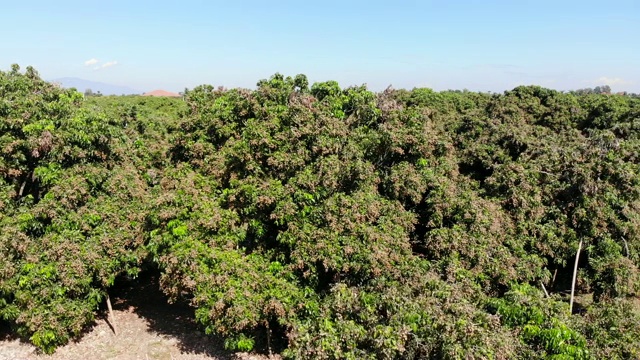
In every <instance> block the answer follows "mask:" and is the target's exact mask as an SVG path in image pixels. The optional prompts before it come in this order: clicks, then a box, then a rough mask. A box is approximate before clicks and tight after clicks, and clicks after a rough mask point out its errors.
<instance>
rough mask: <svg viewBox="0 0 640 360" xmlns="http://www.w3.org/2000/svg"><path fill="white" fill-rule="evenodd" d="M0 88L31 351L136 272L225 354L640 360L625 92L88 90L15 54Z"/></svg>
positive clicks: (7, 301)
mask: <svg viewBox="0 0 640 360" xmlns="http://www.w3.org/2000/svg"><path fill="white" fill-rule="evenodd" d="M0 84H1V85H0V92H2V93H1V95H2V97H1V98H2V103H1V104H0V120H1V122H0V130H1V132H0V147H2V149H3V151H2V157H1V158H0V191H1V192H0V209H1V210H2V212H1V215H0V216H1V217H0V229H1V230H2V231H1V232H0V318H1V319H3V320H4V321H6V322H8V323H10V324H11V325H12V326H13V327H14V329H16V331H18V332H19V333H20V334H22V335H24V336H26V337H29V338H30V339H31V340H32V341H33V343H34V344H36V345H38V346H40V347H41V348H43V349H44V350H46V351H53V350H54V349H55V347H56V346H58V345H60V344H63V343H65V342H66V341H68V339H70V338H71V337H73V336H74V335H77V334H78V333H79V332H80V330H81V329H82V328H83V326H87V325H88V324H91V322H92V319H93V316H94V313H95V309H96V307H97V306H98V305H99V304H100V303H101V301H102V300H103V298H104V296H105V295H106V294H107V292H108V290H109V288H110V287H111V286H113V285H114V282H116V281H118V279H119V275H124V274H127V275H128V276H136V274H138V273H139V272H140V271H141V270H142V269H154V271H159V273H160V274H161V284H160V286H161V287H162V290H163V291H164V292H165V293H166V294H167V295H168V296H169V298H170V299H172V300H180V299H181V300H186V301H189V302H190V303H191V304H192V305H193V307H194V308H195V316H196V319H197V320H198V322H199V323H201V324H202V326H203V327H204V328H205V329H206V331H207V333H210V334H216V335H220V336H222V337H224V338H225V339H226V345H227V347H229V348H231V349H240V350H250V349H252V348H253V347H254V346H255V341H256V340H260V339H261V338H266V339H269V341H268V343H270V344H275V345H274V346H277V344H282V349H278V350H282V352H283V355H284V356H286V357H291V358H333V359H344V358H352V359H360V358H403V359H405V358H451V359H458V358H460V359H462V358H539V357H549V358H557V359H561V358H567V359H568V358H579V359H587V358H601V357H605V356H606V357H610V358H636V357H639V356H640V343H639V342H638V340H637V339H640V318H639V315H638V313H637V308H636V309H635V310H634V307H633V299H634V297H636V296H637V294H638V290H639V289H638V287H639V286H640V282H639V281H638V276H639V274H640V273H639V271H638V266H639V265H640V253H639V251H640V240H639V235H640V234H639V232H640V177H639V175H640V168H639V165H638V164H639V163H640V161H638V160H639V159H638V154H640V151H639V150H640V137H639V135H640V101H638V99H633V98H630V97H611V96H604V95H597V94H584V95H580V94H576V93H569V94H566V93H559V92H556V91H553V90H548V89H544V88H540V87H532V86H531V87H519V88H516V89H514V90H512V91H508V92H506V93H504V94H495V95H491V94H482V93H474V92H434V91H431V90H429V89H414V90H412V91H406V90H392V89H388V90H386V91H384V92H382V93H373V92H370V91H368V90H367V89H366V88H365V87H350V88H344V89H343V88H341V87H340V86H339V84H337V83H336V82H333V81H328V82H322V83H315V84H313V85H312V86H309V84H308V82H307V79H306V77H304V76H303V75H298V76H296V77H293V78H291V77H284V76H282V75H279V74H276V75H274V76H273V77H271V78H270V79H265V80H261V81H260V82H258V85H257V89H256V90H246V89H232V90H226V89H215V88H213V87H211V86H200V87H197V88H195V89H193V90H191V91H188V92H187V94H186V102H182V101H181V100H175V99H149V98H137V97H123V98H110V97H100V98H91V99H85V100H83V99H82V96H81V95H79V94H78V93H75V92H73V91H68V90H61V89H57V88H55V87H53V86H51V85H49V84H47V83H45V82H43V81H42V80H40V79H39V77H38V76H37V73H36V72H35V71H34V70H33V69H27V71H26V73H24V74H22V73H20V72H19V69H18V68H17V67H15V68H14V69H13V70H12V71H11V72H8V73H0ZM580 242H582V243H583V244H584V246H583V250H582V253H581V254H580V258H581V259H582V260H581V261H580V263H579V264H578V267H579V269H580V270H579V275H578V279H579V282H578V292H579V293H580V295H582V296H581V297H580V298H579V299H580V300H579V304H578V305H579V306H578V307H577V309H578V310H579V311H578V312H577V313H576V314H569V306H568V304H567V301H566V299H565V298H564V295H563V293H564V291H565V290H567V289H568V288H569V287H570V286H571V275H572V270H573V265H574V260H573V259H575V255H576V251H577V250H578V244H579V243H580ZM541 284H543V285H544V286H545V287H546V289H548V290H549V292H550V295H549V296H545V294H544V292H543V290H542V286H541ZM587 294H593V301H587V300H586V298H587V296H584V295H587Z"/></svg>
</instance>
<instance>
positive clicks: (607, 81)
mask: <svg viewBox="0 0 640 360" xmlns="http://www.w3.org/2000/svg"><path fill="white" fill-rule="evenodd" d="M595 84H596V85H609V86H615V85H631V84H632V82H631V81H626V80H624V79H621V78H619V77H614V78H610V77H606V76H602V77H600V78H599V79H598V80H596V81H595Z"/></svg>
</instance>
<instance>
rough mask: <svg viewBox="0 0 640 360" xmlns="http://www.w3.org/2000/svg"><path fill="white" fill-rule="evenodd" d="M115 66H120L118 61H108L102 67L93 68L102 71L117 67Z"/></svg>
mask: <svg viewBox="0 0 640 360" xmlns="http://www.w3.org/2000/svg"><path fill="white" fill-rule="evenodd" d="M115 65H118V62H117V61H107V62H106V63H104V64H102V65H98V66H95V67H94V68H93V70H101V69H105V68H108V67H112V66H115Z"/></svg>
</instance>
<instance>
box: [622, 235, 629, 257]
mask: <svg viewBox="0 0 640 360" xmlns="http://www.w3.org/2000/svg"><path fill="white" fill-rule="evenodd" d="M622 241H624V249H625V250H626V251H627V257H629V244H627V240H626V239H625V238H622Z"/></svg>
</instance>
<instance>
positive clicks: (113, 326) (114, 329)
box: [107, 294, 118, 336]
mask: <svg viewBox="0 0 640 360" xmlns="http://www.w3.org/2000/svg"><path fill="white" fill-rule="evenodd" d="M107 308H108V309H109V317H110V318H111V320H110V321H111V327H112V328H113V333H114V335H116V336H118V330H117V329H116V317H115V316H113V309H112V308H111V299H110V298H109V294H107Z"/></svg>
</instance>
